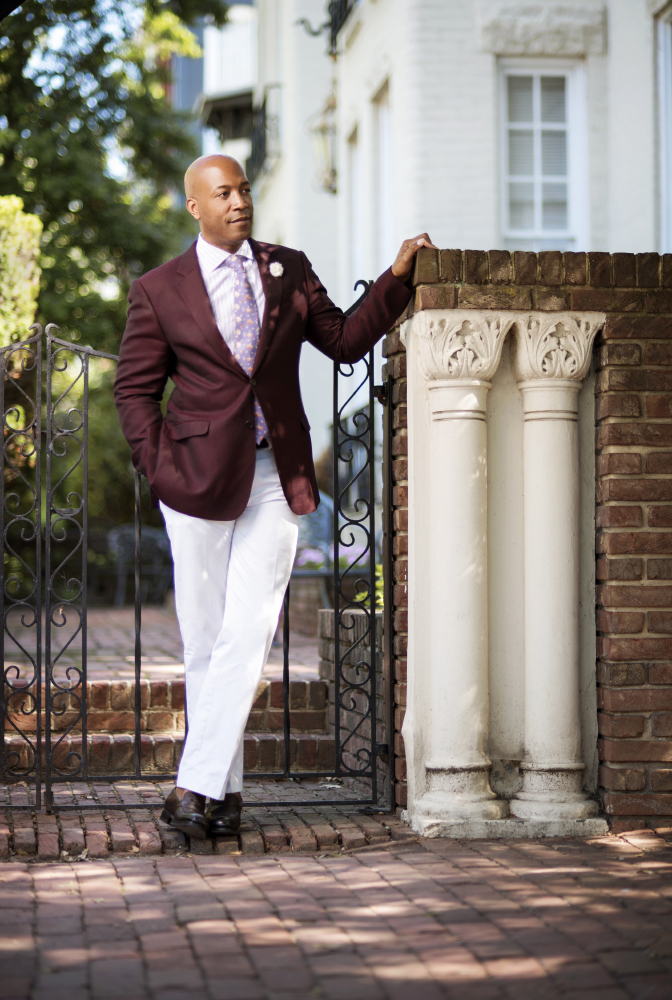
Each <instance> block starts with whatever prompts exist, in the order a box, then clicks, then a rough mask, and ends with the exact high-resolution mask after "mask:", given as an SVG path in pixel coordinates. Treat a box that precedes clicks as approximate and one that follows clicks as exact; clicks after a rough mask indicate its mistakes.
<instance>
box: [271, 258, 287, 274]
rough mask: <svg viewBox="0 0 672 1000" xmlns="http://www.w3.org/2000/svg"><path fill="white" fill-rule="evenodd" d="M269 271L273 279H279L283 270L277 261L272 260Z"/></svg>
mask: <svg viewBox="0 0 672 1000" xmlns="http://www.w3.org/2000/svg"><path fill="white" fill-rule="evenodd" d="M269 270H270V272H271V274H272V275H273V277H274V278H281V277H282V275H283V273H284V270H285V269H284V267H283V266H282V264H281V263H280V261H279V260H274V261H273V263H272V264H271V266H270V269H269Z"/></svg>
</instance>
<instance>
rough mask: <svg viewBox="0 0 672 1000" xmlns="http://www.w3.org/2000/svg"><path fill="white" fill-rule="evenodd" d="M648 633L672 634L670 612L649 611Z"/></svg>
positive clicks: (671, 615) (671, 614)
mask: <svg viewBox="0 0 672 1000" xmlns="http://www.w3.org/2000/svg"><path fill="white" fill-rule="evenodd" d="M648 620H649V632H666V633H668V634H669V633H671V632H672V611H649V614H648Z"/></svg>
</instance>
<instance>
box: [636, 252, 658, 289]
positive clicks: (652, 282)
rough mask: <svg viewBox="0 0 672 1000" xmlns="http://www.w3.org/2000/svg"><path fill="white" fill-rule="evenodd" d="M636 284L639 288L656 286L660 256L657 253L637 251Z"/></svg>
mask: <svg viewBox="0 0 672 1000" xmlns="http://www.w3.org/2000/svg"><path fill="white" fill-rule="evenodd" d="M636 256H637V284H638V285H639V287H640V288H656V287H657V285H658V283H659V281H660V257H659V255H658V254H657V253H638V254H637V255H636Z"/></svg>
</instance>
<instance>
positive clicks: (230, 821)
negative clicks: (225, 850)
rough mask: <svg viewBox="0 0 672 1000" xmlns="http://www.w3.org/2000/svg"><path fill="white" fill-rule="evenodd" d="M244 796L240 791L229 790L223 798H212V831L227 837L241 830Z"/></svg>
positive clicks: (213, 833) (215, 835)
mask: <svg viewBox="0 0 672 1000" xmlns="http://www.w3.org/2000/svg"><path fill="white" fill-rule="evenodd" d="M242 811H243V797H242V795H241V794H240V792H227V794H226V795H225V796H224V798H223V799H211V800H210V833H211V834H212V836H213V837H227V836H230V835H231V834H234V833H238V831H239V830H240V814H241V813H242Z"/></svg>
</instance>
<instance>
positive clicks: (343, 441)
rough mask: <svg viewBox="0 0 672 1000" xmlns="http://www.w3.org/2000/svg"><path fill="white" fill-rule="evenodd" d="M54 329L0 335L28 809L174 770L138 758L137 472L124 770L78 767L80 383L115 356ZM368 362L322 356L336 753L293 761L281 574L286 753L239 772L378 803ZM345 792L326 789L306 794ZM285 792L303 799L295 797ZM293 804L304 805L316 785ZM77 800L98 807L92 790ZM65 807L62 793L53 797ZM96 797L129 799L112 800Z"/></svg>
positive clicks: (8, 590)
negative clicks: (7, 340) (87, 787)
mask: <svg viewBox="0 0 672 1000" xmlns="http://www.w3.org/2000/svg"><path fill="white" fill-rule="evenodd" d="M364 284H365V291H364V295H363V296H362V298H361V299H360V300H358V302H357V303H355V306H353V307H352V308H353V310H354V309H355V308H356V307H357V306H358V305H359V303H360V302H361V301H362V299H363V298H364V296H365V295H366V294H367V293H368V291H369V287H370V283H364ZM350 311H352V310H350ZM57 331H58V328H57V327H55V326H53V325H50V326H48V327H47V328H46V331H44V333H43V331H42V329H41V327H39V326H35V327H32V328H31V331H30V332H31V334H32V336H30V337H29V338H28V339H26V340H25V341H22V342H20V343H14V344H11V345H9V346H8V347H4V348H2V349H0V412H2V414H3V476H2V477H1V479H0V490H1V491H2V495H1V497H0V517H1V518H2V522H1V526H2V538H3V564H2V571H1V572H2V593H3V596H4V599H3V607H2V629H0V642H1V643H2V662H3V676H4V684H3V685H2V686H1V687H0V699H1V704H0V718H2V721H3V739H2V741H1V743H0V780H2V781H4V782H17V781H25V782H27V783H29V784H31V785H33V786H34V789H35V806H27V807H26V808H35V807H37V808H38V809H40V808H42V807H46V808H47V809H51V808H54V799H53V790H54V786H55V785H58V784H59V783H63V782H86V781H89V780H91V779H94V780H95V781H124V780H134V779H144V780H150V781H159V780H164V781H165V780H172V779H173V778H174V773H164V774H161V773H158V772H157V771H156V770H152V771H149V770H147V769H143V761H142V756H141V670H142V646H141V638H142V633H141V603H142V601H141V595H142V572H141V571H142V567H141V540H142V525H141V522H142V506H141V497H142V480H141V476H140V475H139V474H137V473H136V474H135V478H134V498H135V525H134V546H133V548H134V556H133V558H134V590H135V597H134V600H135V644H134V668H135V699H134V723H135V725H134V733H133V766H132V768H131V769H130V770H129V771H128V773H118V772H117V771H115V772H114V773H105V770H104V769H103V770H102V771H101V770H100V769H99V768H97V767H96V768H92V766H91V762H90V757H89V750H90V741H89V736H88V734H87V692H88V687H87V609H88V589H87V588H88V580H87V574H88V556H89V546H88V541H89V524H88V515H89V505H88V493H89V450H88V449H89V416H90V414H89V388H90V379H91V374H92V367H93V369H94V374H95V371H96V370H97V367H96V366H99V365H100V364H101V363H103V364H105V363H108V364H109V363H110V362H116V361H117V358H116V357H115V356H114V355H110V354H105V353H103V352H100V351H94V350H92V349H91V348H88V347H82V346H80V345H78V344H74V343H70V342H68V341H65V340H62V339H60V338H59V337H57V336H56V333H57ZM373 376H374V365H373V353H371V354H370V355H369V356H368V357H367V358H366V359H364V361H362V362H359V363H358V365H340V366H339V365H335V366H334V421H333V435H334V439H333V449H334V454H333V498H334V521H333V523H334V530H333V553H332V560H333V591H334V601H333V606H334V647H335V672H334V680H333V699H334V721H333V730H334V733H333V735H334V742H335V762H334V767H333V769H331V770H329V771H326V772H324V771H323V772H317V771H305V772H301V771H298V770H292V768H291V761H290V735H291V719H290V699H289V694H290V671H289V588H288V591H287V594H286V596H285V604H284V628H283V689H284V711H283V721H284V768H283V770H282V771H278V772H271V773H266V774H259V773H256V772H255V773H253V774H250V775H247V777H248V778H251V779H255V778H256V779H260V778H266V779H268V778H288V777H292V778H296V779H301V778H310V779H315V778H338V779H340V780H341V781H343V782H345V783H346V784H351V785H352V787H353V791H354V796H350V797H349V798H348V803H349V804H358V805H360V806H365V807H366V806H368V807H370V808H373V809H381V808H384V809H389V807H390V794H391V775H390V774H389V765H390V763H391V756H390V754H389V749H390V747H389V740H388V738H387V735H386V734H387V732H388V731H389V732H391V731H392V730H388V724H389V714H390V706H391V678H390V658H389V656H387V655H386V656H385V658H384V663H383V657H382V650H381V648H380V641H379V640H380V633H381V628H380V625H379V624H378V625H377V619H379V618H380V611H378V613H377V610H376V603H377V602H376V585H377V583H378V591H379V593H380V586H381V582H382V581H381V580H380V575H381V570H380V566H381V563H382V562H383V561H384V560H383V559H382V557H381V556H380V555H378V556H377V541H376V475H377V470H379V462H378V461H377V459H376V454H375V443H376V435H375V425H376V415H375V401H376V400H380V401H381V402H384V397H385V391H384V387H382V386H375V385H374V377H373ZM344 389H345V391H344ZM363 397H365V398H363ZM386 465H387V466H389V462H388V463H386ZM383 533H385V532H383ZM378 548H380V545H379V546H378ZM377 565H378V567H379V568H378V580H377V570H376V566H377ZM56 720H58V723H59V724H58V727H57V728H56V729H55V728H54V725H53V723H54V721H56ZM342 801H343V800H342V799H337V798H331V799H328V798H326V797H325V798H324V799H322V798H320V799H319V804H324V805H327V804H339V803H341V802H342ZM265 804H268V805H276V806H277V805H278V804H281V801H280V800H279V799H275V800H274V801H273V802H272V803H261V802H259V803H255V805H260V806H261V805H265ZM291 804H292V805H293V806H297V805H300V804H302V803H300V802H297V801H296V799H295V798H293V799H292V801H291ZM305 804H306V805H308V804H310V805H313V806H314V805H316V804H318V800H316V799H314V798H313V799H311V800H310V801H309V802H306V803H305ZM90 807H91V808H100V806H99V805H98V804H96V803H95V802H92V803H91V806H90ZM63 808H68V807H67V806H63V805H59V806H58V809H63ZM71 808H78V809H81V808H87V807H86V806H85V807H82V806H81V805H79V806H72V807H71ZM105 808H106V809H110V808H120V809H123V808H127V807H126V806H124V805H123V804H122V803H118V804H116V805H114V804H106V805H105ZM134 808H137V805H135V806H134Z"/></svg>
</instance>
